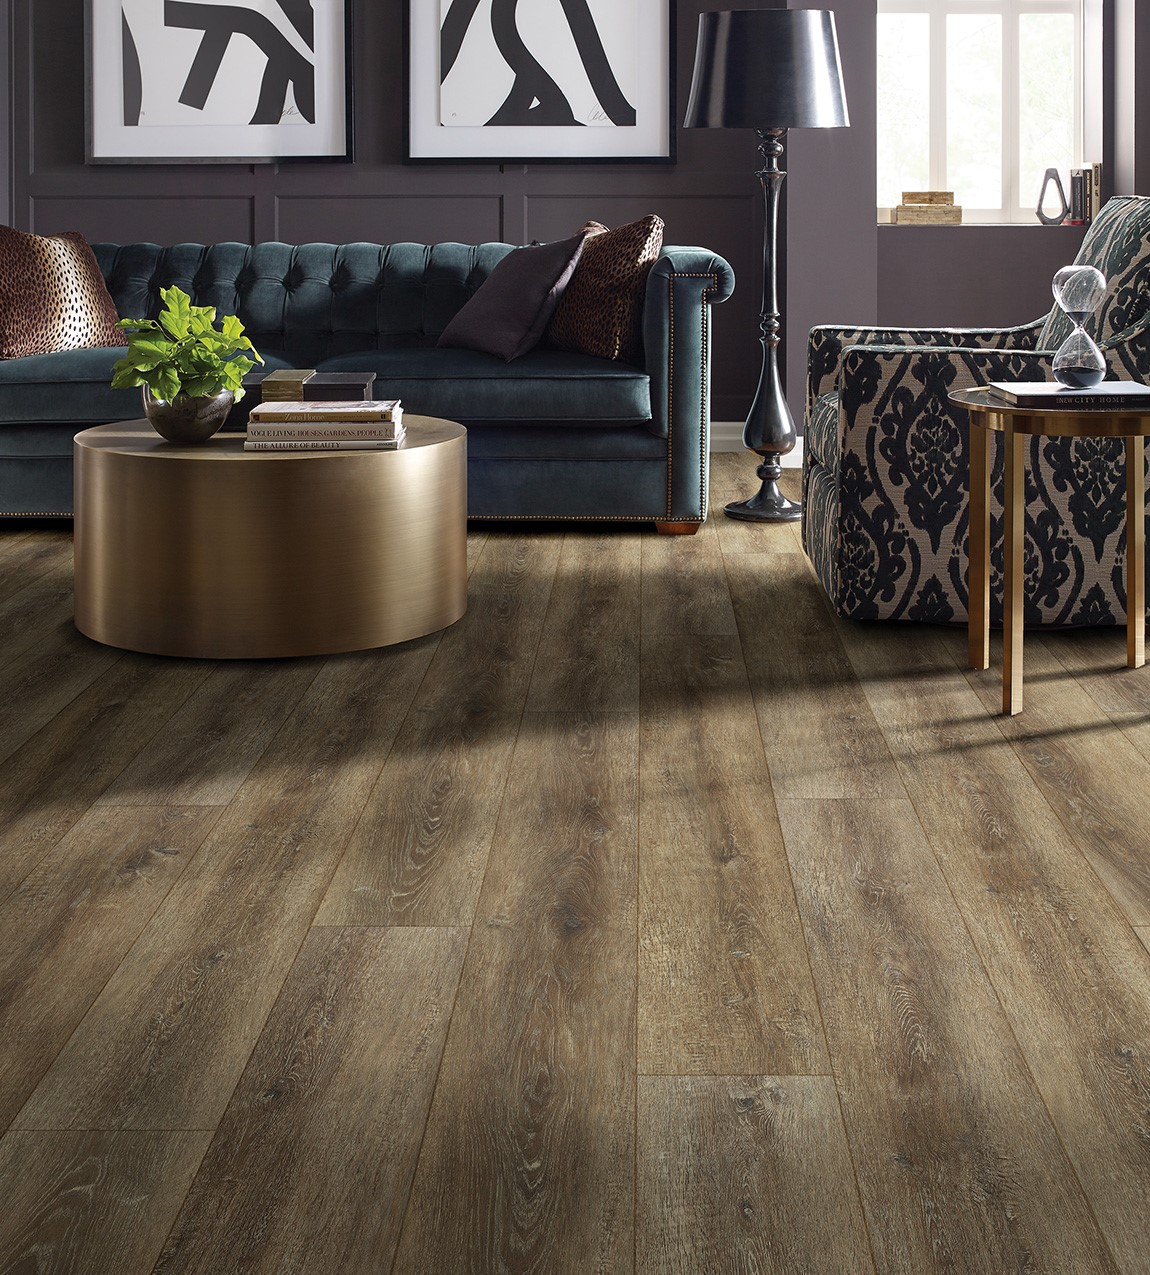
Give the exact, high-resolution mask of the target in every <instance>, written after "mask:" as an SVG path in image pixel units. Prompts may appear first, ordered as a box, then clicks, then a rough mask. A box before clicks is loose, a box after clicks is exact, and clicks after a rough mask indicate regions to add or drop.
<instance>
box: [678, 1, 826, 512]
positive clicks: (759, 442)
mask: <svg viewBox="0 0 1150 1275" xmlns="http://www.w3.org/2000/svg"><path fill="white" fill-rule="evenodd" d="M847 124H848V120H847V107H846V94H845V93H844V91H843V80H842V69H841V67H840V65H839V50H838V40H837V38H836V35H835V19H834V14H833V13H831V12H830V10H827V9H755V10H746V9H743V10H734V11H725V12H717V13H702V14H700V15H699V40H698V45H697V46H696V50H695V74H694V78H693V80H692V83H691V97H690V101H689V102H688V105H687V118H686V120H685V125H686V127H687V128H753V129H754V130H755V132H756V134H757V136H758V139H759V141H758V146H759V154H760V156H761V158H762V167H761V168H760V169H759V170H758V172H757V174H756V176H757V177H758V179H759V182H760V184H761V185H762V189H763V210H764V220H765V225H764V242H763V303H762V310H761V313H760V316H759V328H760V333H761V336H760V340H761V341H762V345H763V364H762V371H761V372H760V374H759V384H758V388H757V389H756V391H755V397H754V400H753V402H752V403H751V410H750V412H749V413H748V415H747V420H746V424H745V425H744V426H743V445H744V446H745V447H747V448H748V450H750V451H753V452H757V453H758V455H759V457H760V459H761V463H760V464H759V466H758V469H757V470H756V473H757V475H758V477H759V478H760V479H761V480H762V486H761V487H760V489H759V491H758V492H757V493H756V494H755V495H754V496H752V497H751V498H750V499H749V500H742V501H738V502H736V503H734V504H730V505H728V506H727V507H726V512H727V514H728V516H729V517H731V518H740V519H743V520H746V521H750V522H793V521H794V520H795V519H797V518H798V517H800V515H801V512H802V509H801V506H800V505H798V504H795V503H794V502H793V501H790V500H787V498H786V497H785V496H784V495H783V494H782V492H780V491H779V486H778V481H779V478H780V477H781V475H782V458H783V457H784V456H785V455H786V454H787V453H788V452H790V451H792V450H793V448H794V446H795V440H796V432H795V423H794V420H793V419H792V417H791V413H790V409H789V408H788V407H787V400H786V398H785V397H784V395H783V387H782V382H781V380H780V378H779V343H780V340H781V335H780V333H781V328H782V324H781V322H780V319H779V301H778V289H777V285H776V261H777V258H778V248H777V245H778V211H779V192H780V188H781V186H782V184H783V179H784V178H785V177H786V173H785V172H784V171H783V170H782V169H781V168H780V167H779V159H780V157H781V156H782V153H783V141H782V139H783V137H784V136H785V135H786V131H787V129H789V128H844V127H846V126H847Z"/></svg>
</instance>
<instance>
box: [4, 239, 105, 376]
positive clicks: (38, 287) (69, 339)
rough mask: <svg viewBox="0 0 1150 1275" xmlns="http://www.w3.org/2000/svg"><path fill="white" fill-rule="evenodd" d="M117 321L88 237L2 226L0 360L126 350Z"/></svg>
mask: <svg viewBox="0 0 1150 1275" xmlns="http://www.w3.org/2000/svg"><path fill="white" fill-rule="evenodd" d="M117 317H118V316H117V314H116V306H115V303H114V302H113V301H112V298H111V297H110V296H109V295H108V289H107V287H106V286H105V284H104V277H103V275H101V274H100V267H99V266H98V265H97V264H96V256H95V254H94V253H93V252H92V249H91V247H90V246H89V244H88V241H87V240H86V239H85V238H84V236H83V235H81V234H80V233H79V232H77V231H74V230H72V231H68V233H67V234H63V235H29V234H25V233H24V232H23V231H21V230H13V229H12V227H11V226H0V359H18V358H22V357H24V356H25V355H28V354H55V353H56V352H57V351H59V350H83V349H87V348H89V347H90V346H100V345H126V344H127V339H126V338H125V336H124V334H123V332H121V331H120V329H119V328H118V327H116V320H117Z"/></svg>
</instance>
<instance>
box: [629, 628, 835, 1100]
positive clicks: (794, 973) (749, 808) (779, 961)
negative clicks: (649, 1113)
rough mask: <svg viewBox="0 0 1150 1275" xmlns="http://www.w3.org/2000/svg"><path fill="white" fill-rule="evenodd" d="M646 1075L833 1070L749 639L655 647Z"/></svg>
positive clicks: (646, 761) (648, 724) (647, 744)
mask: <svg viewBox="0 0 1150 1275" xmlns="http://www.w3.org/2000/svg"><path fill="white" fill-rule="evenodd" d="M640 791H641V812H642V813H641V820H640V826H641V836H640V878H639V879H640V915H641V918H642V920H641V936H640V950H639V962H640V964H639V989H640V990H639V1037H638V1066H639V1070H640V1072H642V1073H648V1072H656V1073H664V1072H669V1073H700V1072H704V1073H706V1072H711V1073H715V1074H718V1075H738V1074H747V1075H784V1074H805V1073H809V1072H818V1071H825V1070H826V1067H827V1060H826V1046H825V1044H824V1041H823V1038H822V1030H821V1028H820V1026H819V1017H818V1006H817V1004H816V1001H815V994H814V987H813V986H812V984H811V978H810V970H809V968H808V965H807V959H806V953H805V951H804V948H803V940H802V930H801V927H800V925H799V917H798V912H797V911H796V909H795V899H794V890H793V888H792V885H791V879H790V872H789V870H788V868H787V861H786V855H785V853H784V851H783V842H782V837H781V835H780V832H779V826H778V819H777V817H776V815H775V809H774V802H773V800H772V798H771V794H770V781H769V779H768V777H767V773H766V762H765V759H764V756H763V749H762V743H761V741H760V739H759V731H758V724H757V722H756V720H755V714H754V709H753V706H752V704H751V702H750V692H749V687H748V684H747V674H746V670H745V668H744V667H743V660H742V653H741V651H740V648H739V643H738V639H737V638H734V637H724V636H721V635H717V636H692V635H689V634H684V635H683V636H681V637H679V638H663V639H658V640H656V639H651V640H649V641H644V643H643V713H642V760H641V789H640Z"/></svg>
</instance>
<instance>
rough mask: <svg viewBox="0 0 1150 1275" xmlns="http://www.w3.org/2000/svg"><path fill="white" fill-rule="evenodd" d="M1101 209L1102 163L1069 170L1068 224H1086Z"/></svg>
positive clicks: (1088, 223)
mask: <svg viewBox="0 0 1150 1275" xmlns="http://www.w3.org/2000/svg"><path fill="white" fill-rule="evenodd" d="M1101 211H1102V165H1101V164H1089V165H1087V166H1086V167H1085V168H1072V169H1071V170H1070V212H1069V213H1068V214H1067V217H1066V224H1067V225H1068V226H1088V225H1090V223H1091V222H1092V221H1093V220H1094V218H1095V217H1097V216H1098V214H1099V213H1100V212H1101Z"/></svg>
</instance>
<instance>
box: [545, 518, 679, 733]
mask: <svg viewBox="0 0 1150 1275" xmlns="http://www.w3.org/2000/svg"><path fill="white" fill-rule="evenodd" d="M669 538H670V537H664V539H669ZM642 544H643V536H642V535H641V533H639V532H638V531H631V530H620V531H615V530H610V529H609V530H608V531H606V532H604V533H602V534H600V535H595V534H592V533H590V532H579V533H575V532H572V533H571V534H569V535H566V536H564V538H563V547H562V550H561V551H560V554H559V562H558V566H557V567H556V571H555V582H554V584H553V585H552V588H551V598H550V602H549V604H548V607H547V619H546V622H545V623H544V626H543V633H542V635H541V637H540V640H539V647H538V656H537V658H536V660H535V668H534V671H533V673H532V676H531V686H530V688H529V690H528V692H527V708H528V711H535V712H538V711H542V710H547V709H554V710H567V711H580V710H584V711H585V710H591V709H596V708H605V709H616V710H620V711H629V712H635V711H636V710H637V709H638V707H639V622H640V614H641V611H640V589H641V586H640V564H641V562H642V556H641V555H642Z"/></svg>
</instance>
